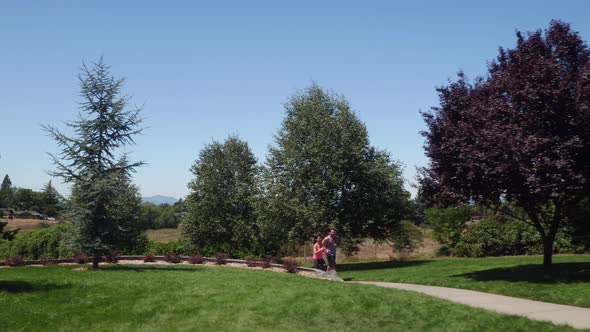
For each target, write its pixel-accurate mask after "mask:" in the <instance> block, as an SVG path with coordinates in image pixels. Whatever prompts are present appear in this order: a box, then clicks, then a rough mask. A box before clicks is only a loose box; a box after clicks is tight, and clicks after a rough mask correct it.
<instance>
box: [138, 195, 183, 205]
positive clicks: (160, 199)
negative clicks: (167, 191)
mask: <svg viewBox="0 0 590 332" xmlns="http://www.w3.org/2000/svg"><path fill="white" fill-rule="evenodd" d="M141 200H142V201H143V202H144V203H152V204H155V205H161V204H174V203H176V202H178V199H177V198H174V197H170V196H162V195H156V196H150V197H142V198H141Z"/></svg>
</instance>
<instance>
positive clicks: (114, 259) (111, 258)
mask: <svg viewBox="0 0 590 332" xmlns="http://www.w3.org/2000/svg"><path fill="white" fill-rule="evenodd" d="M102 260H103V261H104V262H106V263H112V264H117V263H118V262H119V254H118V253H117V252H111V253H110V254H108V255H105V256H102Z"/></svg>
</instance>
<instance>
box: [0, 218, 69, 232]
mask: <svg viewBox="0 0 590 332" xmlns="http://www.w3.org/2000/svg"><path fill="white" fill-rule="evenodd" d="M0 221H4V222H7V223H8V226H7V227H8V229H15V228H20V229H21V230H20V231H21V232H28V231H34V230H37V229H41V228H47V227H49V226H51V225H54V224H56V223H57V221H49V220H39V219H8V218H0Z"/></svg>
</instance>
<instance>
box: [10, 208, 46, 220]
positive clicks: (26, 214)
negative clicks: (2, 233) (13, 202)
mask: <svg viewBox="0 0 590 332" xmlns="http://www.w3.org/2000/svg"><path fill="white" fill-rule="evenodd" d="M14 216H15V217H16V218H37V219H41V220H45V219H46V218H47V216H46V215H44V214H43V213H39V212H37V211H28V210H25V211H15V212H14Z"/></svg>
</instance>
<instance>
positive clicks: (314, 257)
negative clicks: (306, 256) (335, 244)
mask: <svg viewBox="0 0 590 332" xmlns="http://www.w3.org/2000/svg"><path fill="white" fill-rule="evenodd" d="M318 250H320V245H319V244H317V243H316V244H314V245H313V252H316V251H318ZM323 257H324V256H323V255H322V252H321V251H320V252H318V253H317V254H314V255H313V257H312V258H313V259H322V258H323Z"/></svg>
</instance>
